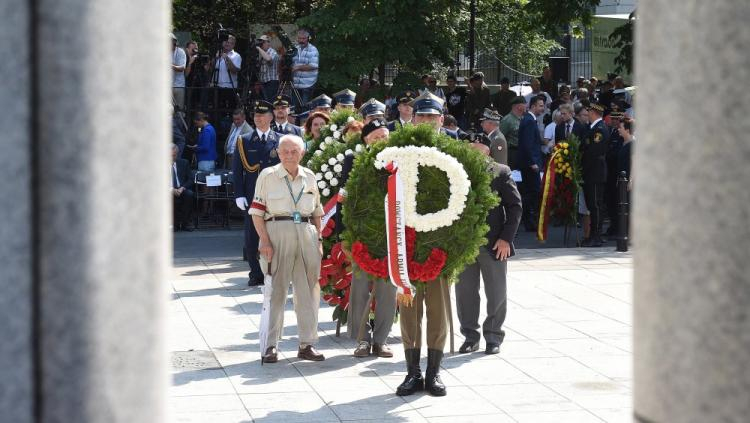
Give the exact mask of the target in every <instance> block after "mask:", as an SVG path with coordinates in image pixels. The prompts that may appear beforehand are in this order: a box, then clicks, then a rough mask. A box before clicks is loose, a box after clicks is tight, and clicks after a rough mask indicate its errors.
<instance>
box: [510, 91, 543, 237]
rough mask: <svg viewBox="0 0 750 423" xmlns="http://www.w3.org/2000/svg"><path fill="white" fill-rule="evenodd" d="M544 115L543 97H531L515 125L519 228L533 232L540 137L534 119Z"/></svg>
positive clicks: (536, 199) (535, 222) (535, 217)
mask: <svg viewBox="0 0 750 423" xmlns="http://www.w3.org/2000/svg"><path fill="white" fill-rule="evenodd" d="M542 113H544V97H531V99H530V100H529V111H528V112H527V113H525V114H524V115H523V118H522V119H521V124H520V125H519V126H518V156H517V158H516V165H517V166H518V169H519V170H520V171H521V178H522V181H521V187H520V188H521V195H522V196H523V226H524V228H526V230H527V231H529V232H536V228H537V221H538V216H537V213H538V211H539V208H538V204H539V192H540V190H541V177H540V176H539V169H541V167H542V164H543V163H542V136H541V134H540V133H539V126H538V125H537V120H536V119H537V117H538V116H539V115H541V114H542Z"/></svg>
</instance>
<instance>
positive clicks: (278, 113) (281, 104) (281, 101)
mask: <svg viewBox="0 0 750 423" xmlns="http://www.w3.org/2000/svg"><path fill="white" fill-rule="evenodd" d="M291 103H292V99H291V97H289V96H288V95H277V96H276V97H275V98H274V100H273V117H274V120H273V125H271V128H272V129H273V130H274V132H278V133H279V134H281V135H284V134H292V135H296V136H298V137H301V136H302V128H300V127H299V126H297V125H292V124H291V123H289V105H290V104H291Z"/></svg>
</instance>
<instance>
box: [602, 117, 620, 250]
mask: <svg viewBox="0 0 750 423" xmlns="http://www.w3.org/2000/svg"><path fill="white" fill-rule="evenodd" d="M624 117H625V114H624V113H623V112H621V111H619V110H618V111H612V112H611V113H610V114H609V125H608V128H609V146H608V147H607V183H606V185H605V188H604V203H605V204H606V205H607V216H608V217H609V228H607V232H606V233H605V234H604V236H606V237H607V239H611V238H613V237H615V236H617V229H618V228H617V177H618V170H617V167H618V166H617V158H618V157H619V155H620V150H621V149H622V146H623V142H624V140H623V138H622V136H621V135H620V131H619V129H620V122H622V121H623V118H624Z"/></svg>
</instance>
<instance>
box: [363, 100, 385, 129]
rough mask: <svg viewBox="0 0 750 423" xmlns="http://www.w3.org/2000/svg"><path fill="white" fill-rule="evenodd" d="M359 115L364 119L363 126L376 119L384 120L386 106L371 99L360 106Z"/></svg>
mask: <svg viewBox="0 0 750 423" xmlns="http://www.w3.org/2000/svg"><path fill="white" fill-rule="evenodd" d="M359 114H361V115H362V118H363V119H364V120H363V121H362V124H363V125H367V124H368V123H370V122H372V121H373V120H375V119H383V118H385V104H383V103H381V102H379V101H378V100H375V99H374V98H371V99H369V100H367V101H366V102H365V103H364V104H362V106H360V108H359Z"/></svg>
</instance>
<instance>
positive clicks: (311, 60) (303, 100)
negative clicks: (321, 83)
mask: <svg viewBox="0 0 750 423" xmlns="http://www.w3.org/2000/svg"><path fill="white" fill-rule="evenodd" d="M297 44H298V46H297V54H296V55H295V56H294V62H293V65H292V75H293V77H294V87H295V88H296V89H297V91H298V92H299V98H295V99H294V100H295V102H298V103H299V104H295V109H296V110H301V109H302V106H304V105H306V104H307V103H308V102H309V101H310V98H311V97H312V93H313V90H314V89H315V83H316V82H318V61H319V59H320V55H319V54H318V49H317V48H316V47H315V46H314V45H312V44H310V32H309V31H307V30H306V29H300V30H299V31H297Z"/></svg>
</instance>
